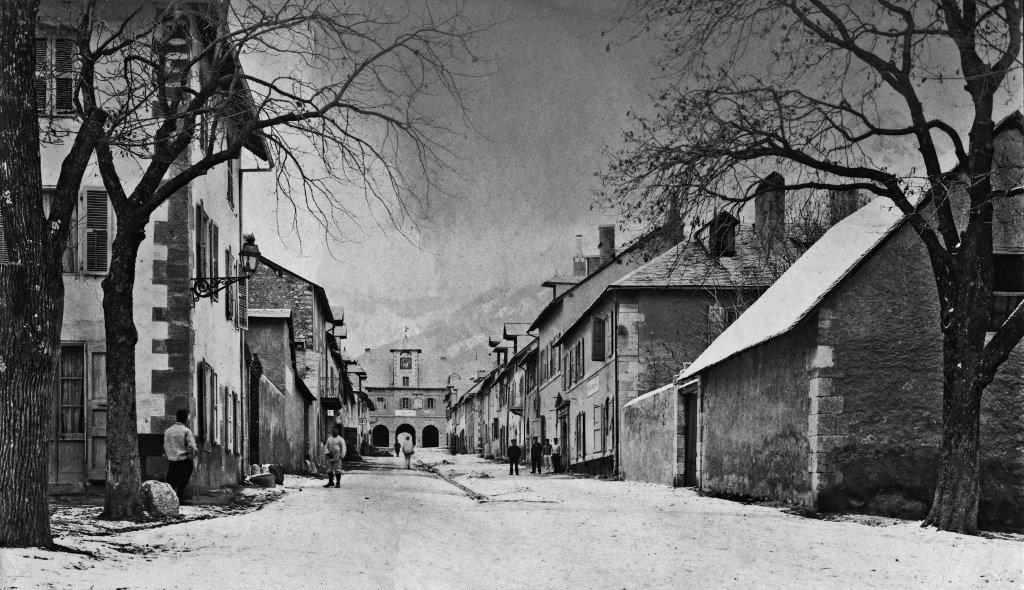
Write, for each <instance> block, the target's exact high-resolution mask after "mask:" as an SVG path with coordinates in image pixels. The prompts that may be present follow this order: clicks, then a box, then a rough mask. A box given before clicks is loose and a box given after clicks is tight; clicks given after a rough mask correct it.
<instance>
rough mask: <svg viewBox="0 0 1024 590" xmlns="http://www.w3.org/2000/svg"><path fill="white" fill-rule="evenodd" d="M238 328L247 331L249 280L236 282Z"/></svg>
mask: <svg viewBox="0 0 1024 590" xmlns="http://www.w3.org/2000/svg"><path fill="white" fill-rule="evenodd" d="M238 327H239V328H241V329H243V330H248V329H249V279H243V280H241V281H239V282H238Z"/></svg>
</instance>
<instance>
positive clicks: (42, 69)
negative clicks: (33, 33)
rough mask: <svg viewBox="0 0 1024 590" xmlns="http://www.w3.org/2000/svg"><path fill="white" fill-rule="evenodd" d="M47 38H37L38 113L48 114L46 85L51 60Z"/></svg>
mask: <svg viewBox="0 0 1024 590" xmlns="http://www.w3.org/2000/svg"><path fill="white" fill-rule="evenodd" d="M48 45H49V44H48V43H47V40H46V37H36V80H35V82H36V112H38V113H45V112H46V84H47V70H49V63H48V62H49V59H48V55H47V48H48Z"/></svg>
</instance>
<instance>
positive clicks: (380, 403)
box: [377, 397, 388, 410]
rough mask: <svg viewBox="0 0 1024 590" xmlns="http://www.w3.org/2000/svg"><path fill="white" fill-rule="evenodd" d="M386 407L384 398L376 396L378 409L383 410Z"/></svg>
mask: <svg viewBox="0 0 1024 590" xmlns="http://www.w3.org/2000/svg"><path fill="white" fill-rule="evenodd" d="M387 407H388V403H387V402H386V401H384V398H382V397H378V398H377V408H378V409H380V410H384V409H387Z"/></svg>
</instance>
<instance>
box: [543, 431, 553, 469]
mask: <svg viewBox="0 0 1024 590" xmlns="http://www.w3.org/2000/svg"><path fill="white" fill-rule="evenodd" d="M541 453H542V454H543V457H544V469H543V470H544V471H547V472H548V473H551V439H550V438H545V439H544V446H543V447H542V451H541Z"/></svg>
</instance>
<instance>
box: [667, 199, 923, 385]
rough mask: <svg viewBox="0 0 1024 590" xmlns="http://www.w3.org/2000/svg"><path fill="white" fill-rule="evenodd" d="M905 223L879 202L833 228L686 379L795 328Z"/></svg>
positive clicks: (895, 211)
mask: <svg viewBox="0 0 1024 590" xmlns="http://www.w3.org/2000/svg"><path fill="white" fill-rule="evenodd" d="M903 219H904V216H903V214H902V212H900V210H899V209H898V208H897V207H896V205H894V204H893V203H892V201H890V200H889V199H886V198H882V197H879V198H876V199H875V200H873V201H871V202H870V203H868V204H867V205H865V206H864V207H861V208H860V209H859V210H858V211H856V212H855V213H853V214H851V215H850V216H849V217H847V218H846V219H843V220H842V221H840V222H839V223H837V224H836V225H834V226H832V228H830V229H829V230H828V231H827V232H825V235H823V236H822V237H821V239H819V240H818V241H817V242H815V244H814V245H813V246H811V247H810V248H809V249H808V250H807V252H805V253H804V255H803V256H801V257H800V258H798V259H797V261H796V262H794V263H793V266H791V267H789V270H787V271H786V272H785V273H783V275H782V276H781V277H779V280H778V281H776V282H775V284H773V285H772V286H771V287H769V288H768V290H767V291H765V292H764V294H763V295H761V297H759V298H758V299H757V300H756V301H754V303H753V304H752V305H751V306H750V307H749V308H748V309H747V310H746V311H745V312H744V313H743V314H742V315H740V317H739V318H738V319H737V320H736V321H735V322H733V323H732V324H731V325H730V326H729V327H728V328H726V329H725V331H724V332H722V333H721V334H720V335H719V336H718V338H716V339H715V340H714V342H712V343H711V345H710V346H709V347H708V348H707V349H705V350H704V352H703V353H701V355H700V356H698V357H697V359H696V360H694V361H693V363H692V364H691V365H690V366H689V367H687V368H686V370H684V371H683V372H682V373H681V374H680V377H681V378H684V379H685V378H687V377H692V376H693V375H696V374H697V373H699V372H701V371H703V370H704V369H707V368H708V367H711V366H714V365H716V364H718V363H720V362H722V361H724V360H727V359H729V358H731V357H733V356H735V355H737V354H739V353H741V352H743V351H745V350H748V349H750V348H753V347H754V346H757V345H758V344H761V343H763V342H766V341H768V340H771V339H772V338H775V337H777V336H781V335H783V334H785V333H786V332H788V331H790V330H792V329H793V328H795V327H796V326H797V324H799V323H800V321H801V320H803V319H804V318H805V317H807V316H808V315H809V314H810V313H811V312H812V311H813V310H814V309H815V307H817V305H818V304H819V303H820V302H821V301H822V300H823V299H824V298H825V296H826V295H828V294H829V292H831V291H832V289H834V288H835V287H836V286H837V285H838V284H839V283H840V282H841V281H842V280H843V279H844V278H845V277H846V276H848V275H849V274H850V273H851V272H853V270H854V269H855V268H857V266H858V265H859V264H860V262H861V261H863V260H864V259H865V258H867V257H868V256H869V255H870V254H871V253H872V252H873V251H874V250H875V248H877V247H878V246H879V244H881V243H882V242H883V241H884V240H885V238H886V237H887V236H889V235H890V234H891V233H893V231H894V230H895V229H896V228H898V227H899V226H900V225H901V223H902V221H903Z"/></svg>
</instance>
